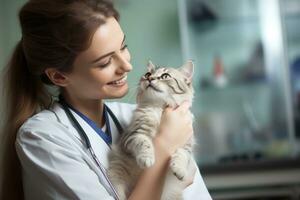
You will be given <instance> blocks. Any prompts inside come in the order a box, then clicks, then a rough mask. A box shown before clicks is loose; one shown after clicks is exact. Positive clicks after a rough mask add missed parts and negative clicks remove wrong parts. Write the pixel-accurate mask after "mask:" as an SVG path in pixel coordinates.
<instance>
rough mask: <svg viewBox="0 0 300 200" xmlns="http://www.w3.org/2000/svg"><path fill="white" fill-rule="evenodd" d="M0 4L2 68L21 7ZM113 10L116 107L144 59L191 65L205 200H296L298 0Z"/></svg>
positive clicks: (209, 0)
mask: <svg viewBox="0 0 300 200" xmlns="http://www.w3.org/2000/svg"><path fill="white" fill-rule="evenodd" d="M0 2H1V3H0V66H1V68H0V69H1V70H2V69H3V68H4V66H5V63H6V62H7V60H8V58H9V56H10V53H11V51H12V49H13V47H14V45H15V44H16V42H17V41H19V40H20V38H21V35H20V28H19V22H18V19H17V11H18V10H19V8H20V7H21V6H22V5H23V4H24V2H25V1H24V0H13V1H12V0H0ZM115 4H116V7H117V9H118V10H119V11H120V14H121V21H120V23H121V26H122V28H123V31H124V32H125V34H126V38H127V39H126V40H127V44H128V47H129V50H130V52H131V55H132V64H133V66H134V70H133V71H132V72H131V73H130V75H129V85H130V92H129V94H128V95H127V96H126V97H124V99H121V100H120V101H123V102H129V103H134V102H135V95H136V87H137V83H138V79H139V77H140V76H141V75H142V74H144V73H145V69H146V64H147V61H148V60H149V59H151V60H152V61H153V63H155V64H158V65H163V66H172V67H178V66H181V65H182V64H183V63H184V62H186V61H187V60H188V59H192V60H193V61H194V63H195V67H196V68H195V74H194V79H193V86H194V89H195V98H194V102H193V109H192V111H193V113H194V115H195V122H194V130H195V136H196V138H197V145H196V148H195V157H196V160H197V163H198V165H199V167H200V171H201V173H202V175H203V178H204V181H205V183H206V185H207V187H208V189H209V191H210V193H211V195H212V197H213V199H216V200H229V199H230V200H231V199H239V200H246V199H247V200H269V199H270V200H271V199H276V200H277V199H278V200H296V199H300V0H164V1H161V0H151V1H149V0H115ZM0 101H1V99H0ZM0 103H1V102H0ZM1 113H2V112H1ZM4 114H5V113H4ZM2 116H3V113H2ZM2 121H3V120H0V123H1V122H2ZM0 125H1V124H0Z"/></svg>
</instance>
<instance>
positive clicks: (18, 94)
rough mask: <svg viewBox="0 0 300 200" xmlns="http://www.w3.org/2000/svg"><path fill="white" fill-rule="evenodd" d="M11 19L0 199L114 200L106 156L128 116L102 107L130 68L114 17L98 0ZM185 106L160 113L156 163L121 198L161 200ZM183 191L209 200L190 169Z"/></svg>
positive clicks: (71, 0) (26, 11) (182, 132)
mask: <svg viewBox="0 0 300 200" xmlns="http://www.w3.org/2000/svg"><path fill="white" fill-rule="evenodd" d="M19 17H20V23H21V30H22V39H21V40H20V42H19V43H18V44H17V46H16V49H15V51H14V53H13V56H12V59H11V61H10V63H9V64H8V68H7V73H6V77H5V78H6V83H7V86H6V89H7V91H8V96H7V97H8V98H7V103H8V105H9V106H8V110H9V112H8V120H7V123H6V126H7V128H6V131H5V132H4V136H5V138H4V139H3V145H2V148H3V151H2V154H3V157H2V163H1V164H2V166H1V170H3V174H2V175H1V179H2V184H1V188H2V190H1V199H23V198H25V199H29V200H35V199H37V200H41V199H43V200H47V199H88V200H94V199H95V200H96V199H103V200H104V199H116V198H117V197H116V194H115V191H114V188H113V187H112V185H111V184H110V181H109V179H108V178H107V174H106V172H105V169H106V168H107V167H108V161H107V156H108V152H109V150H110V145H111V143H114V142H115V141H116V140H118V137H119V134H121V133H120V132H121V130H120V129H121V128H122V127H126V125H127V124H128V123H129V121H130V118H131V114H132V110H133V109H134V106H132V105H129V104H122V103H106V104H105V105H104V103H103V100H104V99H114V98H121V97H123V96H124V95H125V94H126V93H127V90H128V85H127V82H126V78H127V74H128V73H129V72H130V71H131V69H132V66H131V64H130V53H129V51H128V49H127V46H126V40H125V35H124V33H123V31H122V29H121V27H120V25H119V23H118V18H119V16H118V13H117V11H116V10H115V9H114V8H113V6H112V4H111V3H110V2H109V1H104V0H103V1H101V0H65V1H62V0H31V1H29V2H27V3H26V4H25V5H24V6H23V7H22V9H21V11H20V13H19ZM46 85H52V86H55V87H57V88H58V89H59V92H60V98H59V101H57V100H54V98H53V96H52V95H50V92H49V88H47V87H46ZM106 105H107V106H106ZM188 107H189V105H187V104H183V105H181V106H179V107H178V108H176V109H171V108H166V109H165V111H164V113H163V116H162V121H161V125H160V129H159V130H160V131H159V132H158V133H157V137H156V138H155V139H154V141H153V142H154V146H155V150H156V152H155V153H156V162H155V164H154V166H152V167H150V168H148V169H145V170H144V171H143V173H142V174H141V176H140V177H139V179H138V181H137V184H136V186H135V188H134V189H133V191H132V193H131V194H130V196H129V199H133V200H134V199H139V200H141V199H143V200H147V199H151V200H155V199H160V195H161V193H162V187H163V184H164V178H165V174H166V171H167V169H168V161H169V158H170V155H171V154H172V152H174V151H175V150H176V149H177V148H178V147H180V146H183V145H184V144H185V143H186V142H187V141H188V139H189V138H190V137H191V134H192V126H191V124H192V122H191V119H190V118H188V115H187V110H188ZM120 127H121V128H120ZM166 127H167V128H166ZM103 130H106V131H103ZM105 132H106V133H105ZM22 186H23V187H22ZM186 186H187V188H186V189H185V191H184V193H185V198H186V199H193V200H194V199H205V200H209V199H210V196H209V194H208V192H207V189H206V187H205V185H204V183H203V180H202V178H201V175H200V173H199V170H198V169H197V170H196V173H195V175H193V176H191V177H190V180H187V181H186ZM22 188H23V190H22ZM16 191H17V192H16Z"/></svg>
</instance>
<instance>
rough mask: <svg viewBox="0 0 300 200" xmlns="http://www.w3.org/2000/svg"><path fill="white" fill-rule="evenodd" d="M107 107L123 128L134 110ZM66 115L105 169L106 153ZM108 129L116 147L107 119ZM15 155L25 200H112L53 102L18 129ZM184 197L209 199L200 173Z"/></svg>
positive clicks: (105, 148) (82, 145)
mask: <svg viewBox="0 0 300 200" xmlns="http://www.w3.org/2000/svg"><path fill="white" fill-rule="evenodd" d="M106 104H107V105H108V106H109V107H110V109H111V110H112V111H113V113H114V114H115V116H116V117H117V118H118V120H119V122H120V123H121V125H122V126H123V127H126V126H127V125H128V124H129V122H130V119H131V116H132V112H133V109H134V108H135V106H134V105H130V104H124V103H117V102H114V103H106ZM71 112H72V113H73V115H74V116H75V118H76V119H77V121H78V122H79V124H80V125H81V126H82V128H83V129H84V131H85V132H86V134H87V136H88V137H89V139H90V142H91V146H92V148H93V149H94V151H95V154H96V156H97V158H98V159H99V161H100V162H101V163H102V165H103V166H104V167H106V168H107V167H108V152H109V151H110V148H109V147H108V145H107V144H106V143H105V142H104V141H103V140H102V138H101V137H99V135H98V134H97V133H96V132H95V131H94V130H93V129H92V128H91V127H90V126H89V125H88V124H87V123H86V122H85V121H84V120H83V119H82V118H81V117H80V116H79V115H77V114H76V113H75V112H73V111H72V110H71ZM110 125H111V132H112V140H113V142H115V141H116V140H117V139H118V138H119V133H118V130H117V128H116V126H115V124H114V123H113V120H112V119H111V118H110ZM16 150H17V153H18V157H19V159H20V161H21V164H22V173H23V187H24V193H25V199H26V200H41V199H42V200H50V199H55V200H62V199H72V200H73V199H74V200H75V199H85V200H109V199H114V198H113V196H112V195H111V194H112V193H111V189H110V187H109V186H108V184H107V182H106V181H105V178H104V176H103V174H102V173H101V171H100V169H99V168H98V166H97V165H96V163H95V162H94V160H93V158H92V156H91V155H90V152H89V151H88V150H87V148H86V144H85V142H84V140H83V139H82V137H81V136H80V134H79V133H78V131H77V130H76V129H75V128H74V126H73V123H72V122H71V121H70V120H69V118H68V117H67V115H66V113H65V112H64V110H63V109H62V107H61V105H60V104H58V103H55V104H54V105H53V107H52V108H51V109H50V110H44V111H42V112H40V113H38V114H36V115H34V116H33V117H31V118H30V119H28V120H27V121H26V122H25V123H24V124H23V125H22V126H21V128H20V129H19V132H18V135H17V139H16ZM184 197H185V199H190V200H197V199H201V200H210V199H211V197H210V195H209V193H208V191H207V189H206V186H205V185H204V182H203V179H202V177H201V175H200V173H199V171H197V173H196V176H195V180H194V183H193V184H192V185H190V186H189V187H188V188H186V189H185V191H184Z"/></svg>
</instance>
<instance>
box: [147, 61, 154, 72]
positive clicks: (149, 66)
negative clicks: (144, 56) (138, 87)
mask: <svg viewBox="0 0 300 200" xmlns="http://www.w3.org/2000/svg"><path fill="white" fill-rule="evenodd" d="M147 70H148V72H153V71H154V70H155V65H154V64H153V63H152V62H151V60H149V61H148V65H147Z"/></svg>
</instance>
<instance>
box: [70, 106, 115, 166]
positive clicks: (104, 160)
mask: <svg viewBox="0 0 300 200" xmlns="http://www.w3.org/2000/svg"><path fill="white" fill-rule="evenodd" d="M71 112H72V114H73V115H74V117H75V119H76V120H77V121H78V123H79V124H80V126H81V127H82V129H83V130H84V131H85V133H86V135H87V136H88V138H89V140H90V143H91V146H92V148H93V150H94V152H95V154H96V156H97V158H98V159H99V161H100V162H101V164H102V165H103V166H104V167H105V168H108V156H107V154H108V153H109V151H110V147H109V146H108V145H107V144H106V142H105V141H104V140H103V139H102V138H101V137H100V136H99V135H98V134H97V133H96V131H95V130H94V129H93V128H92V127H91V126H90V125H89V124H88V123H86V122H85V121H84V120H83V119H82V118H81V117H80V116H79V115H78V114H77V113H75V112H74V111H73V110H71Z"/></svg>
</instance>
